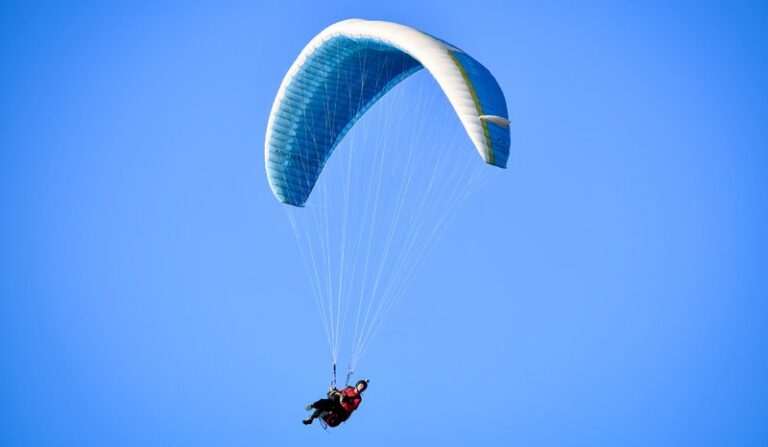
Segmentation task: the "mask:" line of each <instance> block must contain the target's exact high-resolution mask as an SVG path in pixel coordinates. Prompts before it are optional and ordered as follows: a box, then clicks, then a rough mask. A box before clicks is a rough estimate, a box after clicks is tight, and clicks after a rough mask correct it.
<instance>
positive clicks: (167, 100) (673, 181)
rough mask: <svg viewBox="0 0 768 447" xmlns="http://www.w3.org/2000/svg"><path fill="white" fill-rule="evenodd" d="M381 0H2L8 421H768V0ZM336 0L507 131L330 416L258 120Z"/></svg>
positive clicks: (604, 429) (355, 430)
mask: <svg viewBox="0 0 768 447" xmlns="http://www.w3.org/2000/svg"><path fill="white" fill-rule="evenodd" d="M376 3H377V4H370V3H369V2H297V1H291V0H281V1H279V2H242V3H237V2H225V3H222V2H209V3H206V2H178V3H172V2H168V3H162V4H157V2H128V3H116V2H115V3H106V2H79V3H77V4H73V3H71V2H62V3H37V4H30V3H29V2H17V3H15V2H5V3H4V4H3V6H2V7H1V8H0V34H2V38H0V61H2V70H0V207H1V208H0V209H2V220H1V221H0V444H2V445H9V446H10V445H19V446H21V445H41V446H42V445H45V446H53V445H77V446H90V445H93V446H104V445H110V446H122V445H125V446H150V445H153V446H154V445H157V446H169V445H183V446H197V445H200V446H204V445H205V446H208V445H217V446H219V445H227V446H229V445H232V446H234V445H248V446H254V445H258V446H261V445H263V446H281V445H300V444H301V443H310V442H312V443H318V444H321V445H322V444H334V445H352V444H354V445H369V446H378V445H486V446H510V445H540V446H550V445H551V446H555V445H557V446H561V445H590V446H593V445H623V446H633V445H638V446H640V445H643V446H647V445H675V446H680V445H765V444H766V443H768V424H766V420H768V380H766V378H767V377H768V329H766V325H767V324H768V302H767V301H766V298H768V280H766V262H767V261H768V259H767V256H768V255H767V254H766V253H768V251H767V250H766V249H768V237H767V234H766V228H767V227H768V218H767V216H766V199H765V189H766V183H767V182H766V180H768V178H767V177H768V174H766V167H767V166H768V154H767V153H766V149H768V130H766V129H767V127H766V125H767V124H768V122H767V121H768V87H766V86H768V70H767V69H766V61H768V45H766V42H767V41H768V38H767V37H768V36H766V27H765V24H766V23H767V22H768V11H767V9H768V8H766V5H765V4H764V3H763V4H761V3H759V2H721V3H720V4H718V3H709V2H689V3H686V2H672V3H670V2H653V3H647V4H645V5H632V4H624V5H621V4H616V3H615V2H604V3H602V2H598V3H588V4H587V3H575V2H562V3H558V2H533V3H532V4H523V3H513V2H467V1H464V2H451V1H443V2H434V3H422V2H415V1H408V2H401V1H397V0H392V1H386V2H376ZM349 17H360V18H369V19H383V20H391V21H396V22H401V23H404V24H407V25H411V26H415V27H418V28H421V29H424V30H426V31H428V32H430V33H431V34H433V35H435V36H439V37H441V38H444V39H446V40H447V41H449V42H452V43H455V44H456V45H458V46H459V47H461V48H463V49H464V50H466V51H467V52H468V53H470V54H472V55H473V56H474V57H476V58H477V59H478V60H480V61H481V62H483V63H484V64H485V65H486V66H487V67H488V68H489V69H490V70H491V71H492V72H493V73H494V74H495V75H496V77H497V79H498V80H499V83H500V84H501V86H502V88H503V89H504V91H505V93H506V96H507V100H508V104H509V107H510V116H511V119H512V121H513V127H512V141H513V142H512V155H511V157H510V162H509V169H508V170H507V171H506V172H504V173H503V174H504V175H498V176H496V177H495V178H494V181H493V183H492V184H491V185H490V188H492V189H493V193H492V194H490V193H489V194H479V195H476V196H475V197H473V198H472V200H470V201H468V202H467V203H466V204H465V206H464V208H463V209H462V212H460V213H459V214H458V216H457V217H456V218H455V219H454V220H453V221H452V222H451V223H450V226H449V227H448V229H447V230H446V233H445V235H444V236H443V238H442V240H441V242H440V244H439V245H438V246H437V248H436V249H435V251H434V252H433V256H432V262H430V263H429V264H428V266H427V267H426V268H425V269H424V271H423V272H422V274H421V276H420V277H419V279H418V280H417V281H416V282H415V283H414V284H413V286H412V287H411V289H410V297H409V299H406V300H404V301H403V303H402V304H401V305H400V306H399V308H398V309H397V312H395V314H394V315H393V316H392V317H391V318H390V320H389V321H388V323H387V326H386V328H385V330H384V332H383V333H382V335H381V336H380V337H379V338H378V339H377V340H376V342H375V345H374V346H373V347H372V351H371V353H370V354H368V355H367V357H366V358H365V359H364V362H363V364H362V365H361V367H360V369H362V370H363V371H361V372H362V373H364V374H366V375H369V376H370V377H371V378H372V380H373V381H372V386H371V389H370V391H369V393H368V394H367V396H366V401H365V403H364V404H363V407H362V408H361V410H360V411H359V413H357V414H356V415H355V416H354V418H353V419H352V420H351V421H350V422H349V423H347V424H346V425H345V426H344V427H342V429H340V430H335V431H334V432H331V433H329V434H326V433H324V432H322V430H320V429H319V428H318V427H312V428H305V427H303V426H301V425H300V424H299V423H298V421H299V419H300V418H302V417H303V416H304V412H303V410H302V407H303V405H305V404H306V403H307V401H309V400H311V399H313V398H315V397H317V396H318V394H319V393H320V392H321V391H322V390H323V389H324V387H325V386H327V380H328V371H327V368H328V363H327V347H326V345H325V341H324V340H323V339H322V337H321V326H320V323H319V319H318V317H317V310H316V309H315V306H314V305H313V304H312V301H311V298H310V288H309V283H308V282H307V281H306V279H305V277H304V271H303V269H302V268H301V265H300V262H301V261H300V258H299V252H298V249H297V248H296V244H295V243H294V241H293V235H292V233H291V230H290V228H289V225H288V221H287V219H286V216H285V214H284V213H283V212H282V210H281V209H280V205H279V204H278V203H277V202H276V201H275V199H274V197H273V196H272V194H271V192H270V190H269V187H268V186H267V183H266V179H265V176H264V166H263V163H264V161H263V138H264V129H265V125H266V121H267V116H268V114H269V110H270V107H271V104H272V100H273V98H274V94H275V92H276V90H277V87H278V86H279V83H280V80H281V79H282V77H283V75H284V74H285V72H286V70H287V69H288V67H289V66H290V64H291V62H292V61H293V59H294V58H295V57H296V55H297V54H298V53H299V51H300V50H301V48H302V47H303V45H304V44H305V43H306V42H307V41H309V40H310V39H311V38H312V37H313V36H314V35H315V34H316V33H317V32H319V31H320V30H321V29H323V28H324V27H325V26H327V25H329V24H331V23H333V22H335V21H338V20H341V19H344V18H349ZM479 228H480V229H482V230H481V231H479V230H478V229H479Z"/></svg>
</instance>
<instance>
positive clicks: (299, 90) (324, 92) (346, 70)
mask: <svg viewBox="0 0 768 447" xmlns="http://www.w3.org/2000/svg"><path fill="white" fill-rule="evenodd" d="M422 68H426V69H427V70H428V71H429V72H430V73H431V75H432V76H433V77H434V78H435V80H436V81H437V83H438V84H439V85H440V88H441V89H442V90H443V92H444V93H445V95H446V96H447V98H448V100H449V101H450V104H451V106H452V107H453V108H454V110H455V111H456V114H457V115H458V117H459V119H460V121H461V123H462V125H463V126H464V129H465V130H466V132H467V135H468V136H469V138H470V140H471V141H472V143H473V144H474V146H475V147H476V148H477V151H478V152H479V153H480V156H481V157H482V158H483V160H485V162H486V163H489V164H492V165H495V166H499V167H502V168H503V167H506V164H507V158H508V156H509V144H510V139H509V127H508V123H509V121H508V116H507V106H506V101H505V99H504V95H503V93H502V92H501V89H500V88H499V85H498V83H497V82H496V80H495V79H494V77H493V76H492V75H491V73H490V72H489V71H488V70H487V69H486V68H485V67H483V66H482V65H481V64H480V63H479V62H477V61H476V60H474V59H473V58H472V57H470V56H469V55H467V54H466V53H464V52H463V51H461V50H460V49H458V48H456V47H454V46H452V45H450V44H448V43H446V42H444V41H442V40H439V39H437V38H434V37H432V36H430V35H428V34H425V33H423V32H421V31H418V30H415V29H413V28H409V27H407V26H404V25H399V24H396V23H390V22H381V21H367V20H359V19H350V20H344V21H342V22H338V23H336V24H334V25H331V26H330V27H328V28H326V29H325V30H323V31H322V32H321V33H320V34H318V35H317V36H316V37H315V38H314V39H312V41H310V42H309V44H307V46H306V47H305V48H304V50H303V51H302V52H301V54H300V55H299V57H298V58H297V59H296V61H295V62H294V63H293V65H292V66H291V68H290V70H289V71H288V73H287V74H286V75H285V78H284V79H283V82H282V84H281V85H280V89H279V91H278V93H277V96H276V98H275V101H274V103H273V105H272V111H271V113H270V116H269V122H268V124H267V133H266V141H265V157H266V169H267V178H268V180H269V184H270V187H271V188H272V191H273V192H274V194H275V196H276V197H277V198H278V199H279V200H280V201H281V202H283V203H286V204H289V205H294V206H303V205H304V203H305V202H306V200H307V199H308V198H309V195H310V193H311V192H312V189H313V187H314V185H315V183H316V182H317V179H318V177H319V176H320V173H321V171H322V170H323V167H324V166H325V163H326V161H327V160H328V158H329V157H330V155H331V154H332V153H333V150H334V148H335V147H336V146H337V145H338V144H339V142H340V141H341V140H342V139H343V138H344V136H345V135H346V133H347V132H348V131H349V129H350V128H351V127H352V126H353V125H354V124H355V122H356V121H357V120H358V119H360V117H361V116H362V115H363V114H365V112H366V111H367V110H368V109H369V108H370V107H371V106H372V105H373V104H374V103H375V102H376V101H377V100H378V99H379V98H381V97H382V96H383V95H384V94H386V93H387V92H388V91H389V90H390V89H392V88H393V87H394V86H395V85H397V84H398V83H399V82H400V81H402V80H403V79H405V78H407V77H408V76H410V75H411V74H413V73H415V72H417V71H419V70H420V69H422Z"/></svg>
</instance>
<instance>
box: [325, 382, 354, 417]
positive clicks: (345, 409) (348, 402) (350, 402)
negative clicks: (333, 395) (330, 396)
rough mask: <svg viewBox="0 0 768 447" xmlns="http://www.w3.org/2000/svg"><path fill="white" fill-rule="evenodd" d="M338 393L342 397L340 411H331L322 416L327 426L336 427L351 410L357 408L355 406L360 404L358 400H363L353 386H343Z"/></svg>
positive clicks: (350, 413)
mask: <svg viewBox="0 0 768 447" xmlns="http://www.w3.org/2000/svg"><path fill="white" fill-rule="evenodd" d="M339 394H341V396H342V397H343V398H342V399H341V411H333V412H331V413H329V414H327V415H325V416H324V417H323V420H324V421H325V423H326V424H328V426H329V427H336V426H337V425H339V424H341V423H342V422H344V421H346V420H347V419H349V417H350V416H351V415H352V412H353V411H355V410H357V407H359V406H360V402H362V401H363V397H362V396H361V395H360V393H358V392H357V389H356V388H355V387H353V386H348V387H346V388H344V389H343V390H341V391H339Z"/></svg>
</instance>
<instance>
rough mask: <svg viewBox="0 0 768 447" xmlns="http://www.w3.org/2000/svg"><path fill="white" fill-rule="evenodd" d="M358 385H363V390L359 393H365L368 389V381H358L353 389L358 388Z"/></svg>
mask: <svg viewBox="0 0 768 447" xmlns="http://www.w3.org/2000/svg"><path fill="white" fill-rule="evenodd" d="M360 384H363V389H362V390H360V391H365V390H367V389H368V379H363V380H358V381H357V383H356V384H355V388H357V387H358V386H360Z"/></svg>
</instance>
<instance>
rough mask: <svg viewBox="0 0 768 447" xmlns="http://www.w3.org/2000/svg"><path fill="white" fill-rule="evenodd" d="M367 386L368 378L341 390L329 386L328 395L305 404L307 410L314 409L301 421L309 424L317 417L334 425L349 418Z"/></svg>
mask: <svg viewBox="0 0 768 447" xmlns="http://www.w3.org/2000/svg"><path fill="white" fill-rule="evenodd" d="M367 388H368V380H359V381H358V382H357V383H356V384H355V386H348V387H346V388H344V389H343V390H337V389H336V387H333V386H332V387H331V388H330V389H329V390H328V397H327V398H325V399H320V400H318V401H317V402H314V403H312V404H310V405H307V411H311V410H315V411H314V412H313V413H312V414H311V415H310V416H309V417H308V418H306V419H304V420H303V421H302V422H303V423H304V425H309V424H311V423H312V421H314V420H315V419H317V418H320V419H322V421H323V422H325V423H326V424H328V426H329V427H336V426H338V425H339V424H341V423H342V422H344V421H346V420H347V419H349V417H350V416H351V415H352V413H353V412H354V411H355V410H357V407H359V406H360V402H362V401H363V396H362V394H363V391H365V390H366V389H367Z"/></svg>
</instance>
